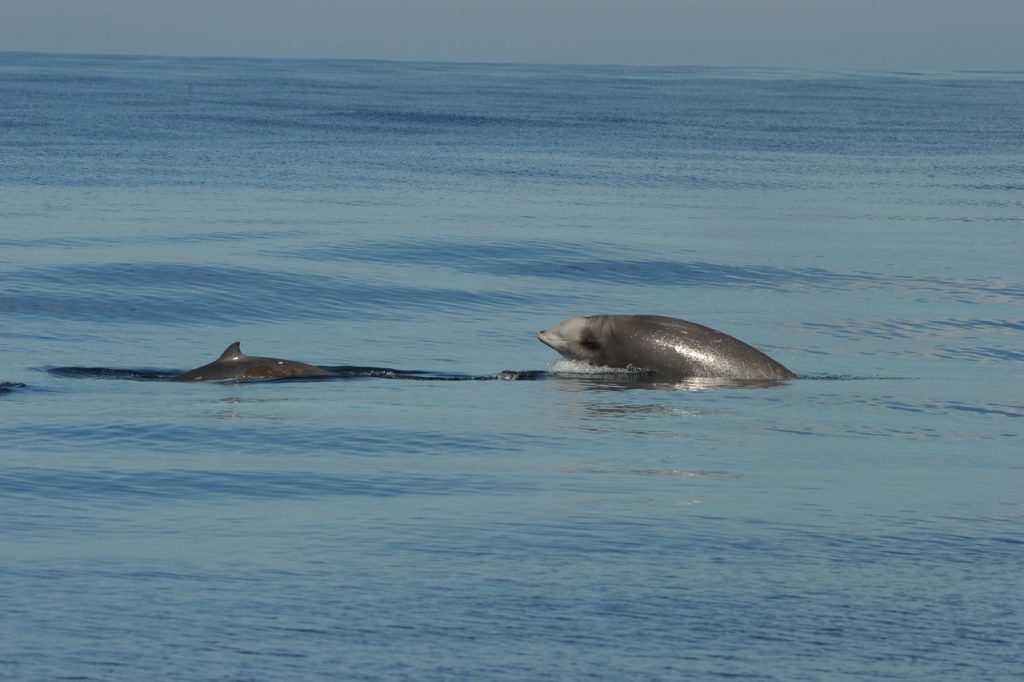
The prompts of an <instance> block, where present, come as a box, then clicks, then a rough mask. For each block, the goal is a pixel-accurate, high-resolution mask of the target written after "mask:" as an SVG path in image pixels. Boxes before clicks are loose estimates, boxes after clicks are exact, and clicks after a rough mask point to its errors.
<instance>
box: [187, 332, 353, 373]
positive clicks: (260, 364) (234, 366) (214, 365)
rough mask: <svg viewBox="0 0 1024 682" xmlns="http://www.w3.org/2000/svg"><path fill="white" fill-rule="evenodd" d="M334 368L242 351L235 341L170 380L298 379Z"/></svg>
mask: <svg viewBox="0 0 1024 682" xmlns="http://www.w3.org/2000/svg"><path fill="white" fill-rule="evenodd" d="M334 376H338V374H337V373H336V372H332V371H330V370H329V369H325V368H323V367H317V366H316V365H307V364H306V363H304V362H296V361H295V360H282V359H281V358H264V357H258V356H254V355H245V354H244V353H242V344H241V342H240V341H235V342H234V343H233V344H231V345H230V346H228V347H227V350H225V351H224V352H223V353H221V355H220V357H219V358H217V359H216V360H214V361H213V362H211V363H209V364H207V365H203V366H202V367H197V368H196V369H193V370H190V371H188V372H185V373H184V374H179V375H178V376H176V377H173V378H172V379H171V381H228V380H236V381H238V380H243V379H298V378H303V377H334Z"/></svg>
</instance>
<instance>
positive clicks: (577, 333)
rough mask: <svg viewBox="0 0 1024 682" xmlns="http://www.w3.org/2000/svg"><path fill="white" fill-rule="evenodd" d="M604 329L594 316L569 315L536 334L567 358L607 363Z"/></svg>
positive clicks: (595, 363) (541, 340) (592, 362)
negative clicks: (567, 317) (566, 318)
mask: <svg viewBox="0 0 1024 682" xmlns="http://www.w3.org/2000/svg"><path fill="white" fill-rule="evenodd" d="M605 332H606V330H605V329H603V325H601V324H600V319H598V318H595V317H570V318H569V319H568V320H565V321H564V322H560V323H559V324H556V325H555V326H554V327H551V328H550V329H545V330H544V331H542V332H540V333H538V334H537V339H539V340H540V342H541V343H544V344H547V345H548V346H551V347H552V348H554V349H555V350H556V351H558V352H559V353H561V354H562V357H564V358H565V359H567V360H578V361H581V362H588V363H590V364H592V365H604V364H607V357H606V356H607V353H606V349H605V341H606V338H607V335H606V333H605Z"/></svg>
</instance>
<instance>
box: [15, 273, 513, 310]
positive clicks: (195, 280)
mask: <svg viewBox="0 0 1024 682" xmlns="http://www.w3.org/2000/svg"><path fill="white" fill-rule="evenodd" d="M529 300H532V299H531V297H529V296H526V295H523V294H514V293H510V292H507V291H486V290H475V291H465V290H461V289H454V288H443V287H430V286H428V285H425V284H424V285H420V286H407V285H401V284H392V283H383V282H379V283H374V282H369V281H362V280H356V279H353V278H349V277H345V276H342V275H334V276H327V275H315V274H309V273H299V272H282V271H276V272H275V271H266V270H259V269H255V268H243V267H232V266H216V267H214V266H202V265H185V264H177V263H149V264H130V263H112V264H106V265H91V264H77V265H69V266H61V267H58V266H39V267H35V268H25V269H23V270H20V271H17V272H15V273H13V274H11V275H8V278H7V281H6V282H5V291H4V292H3V294H2V295H0V313H16V314H28V315H41V314H45V315H47V316H50V317H53V318H57V319H65V320H68V319H70V320H95V319H106V320H115V321H137V322H140V323H146V324H152V323H159V324H191V323H194V322H196V321H201V320H205V321H217V322H225V321H240V320H248V319H252V318H254V317H267V318H271V319H292V320H295V319H323V318H330V317H334V318H338V317H349V318H351V317H358V316H366V317H379V316H381V315H403V314H405V312H404V311H407V310H408V309H410V308H416V309H422V308H424V307H429V308H432V309H434V310H444V311H450V312H455V313H458V312H467V311H473V310H478V309H481V308H484V309H488V308H491V307H495V306H497V307H514V306H521V305H524V304H525V303H526V302H528V301H529Z"/></svg>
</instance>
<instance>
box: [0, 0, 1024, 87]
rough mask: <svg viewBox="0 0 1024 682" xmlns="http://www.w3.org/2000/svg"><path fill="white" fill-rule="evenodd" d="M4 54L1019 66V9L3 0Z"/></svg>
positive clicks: (964, 2) (969, 5) (934, 3)
mask: <svg viewBox="0 0 1024 682" xmlns="http://www.w3.org/2000/svg"><path fill="white" fill-rule="evenodd" d="M0 50H17V51H21V50H25V51H37V52H91V53H128V54H161V55H203V56H251V57H337V58H367V59H401V60H440V61H486V62H541V63H617V64H686V65H689V64H700V65H720V66H782V67H824V68H833V67H840V68H842V67H847V68H865V69H892V70H965V69H966V70H978V69H982V70H984V69H993V70H1016V71H1020V70H1024V0H504V1H501V2H499V1H497V0H420V1H414V0H0Z"/></svg>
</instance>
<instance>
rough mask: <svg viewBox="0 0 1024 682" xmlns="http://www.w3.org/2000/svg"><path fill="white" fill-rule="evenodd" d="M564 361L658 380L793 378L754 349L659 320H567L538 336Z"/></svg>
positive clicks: (692, 327) (721, 335)
mask: <svg viewBox="0 0 1024 682" xmlns="http://www.w3.org/2000/svg"><path fill="white" fill-rule="evenodd" d="M537 338H538V339H539V340H540V341H541V342H542V343H545V344H547V345H548V346H551V347H552V348H554V349H555V350H556V351H558V352H559V353H561V354H562V356H563V357H565V358H566V359H568V360H578V361H582V362H586V363H588V364H591V365H595V366H598V367H615V368H622V369H629V370H637V371H643V372H649V373H651V374H654V375H656V376H659V377H662V376H663V377H676V378H691V377H693V378H697V377H700V378H705V377H707V378H721V379H743V380H746V379H753V380H781V379H793V378H795V377H796V375H795V374H793V373H792V372H791V371H789V370H788V369H786V368H785V367H783V366H782V365H780V364H779V363H778V362H776V361H775V360H772V359H771V358H770V357H768V356H767V355H765V354H764V353H762V352H761V351H759V350H757V349H756V348H754V347H753V346H750V345H747V344H746V343H743V342H742V341H740V340H739V339H736V338H733V337H732V336H729V335H728V334H724V333H722V332H720V331H717V330H715V329H711V328H710V327H705V326H703V325H699V324H696V323H694V322H688V321H686V320H680V319H676V318H674V317H663V316H661V315H593V316H591V317H572V318H569V319H568V320H565V321H564V322H561V323H559V324H557V325H555V326H554V327H552V328H551V329H545V330H544V331H542V332H540V333H539V334H537Z"/></svg>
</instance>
